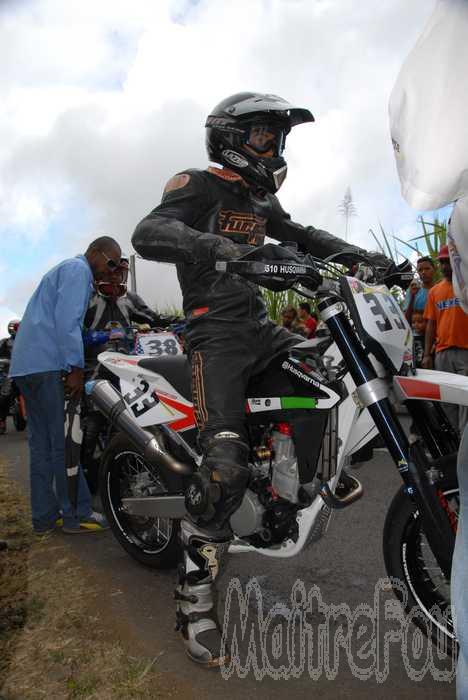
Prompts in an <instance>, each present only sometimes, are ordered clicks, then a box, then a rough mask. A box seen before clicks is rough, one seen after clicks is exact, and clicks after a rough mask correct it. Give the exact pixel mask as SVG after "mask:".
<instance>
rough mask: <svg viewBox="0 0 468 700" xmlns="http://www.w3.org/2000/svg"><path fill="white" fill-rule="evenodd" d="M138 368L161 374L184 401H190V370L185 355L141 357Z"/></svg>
mask: <svg viewBox="0 0 468 700" xmlns="http://www.w3.org/2000/svg"><path fill="white" fill-rule="evenodd" d="M138 366H139V367H142V368H143V369H149V370H150V371H151V372H155V373H156V374H161V375H162V376H163V377H164V378H165V379H167V381H168V382H169V384H171V385H172V386H173V387H174V389H176V390H177V391H178V392H179V394H180V395H181V396H183V397H184V399H187V400H189V401H191V400H192V389H191V370H190V363H189V361H188V359H187V357H186V355H175V356H174V357H171V356H170V355H163V356H162V357H143V358H142V359H141V360H140V361H139V362H138Z"/></svg>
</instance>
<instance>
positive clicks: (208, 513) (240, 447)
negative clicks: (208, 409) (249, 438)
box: [186, 431, 250, 527]
mask: <svg viewBox="0 0 468 700" xmlns="http://www.w3.org/2000/svg"><path fill="white" fill-rule="evenodd" d="M248 457H249V448H248V445H246V444H245V442H243V441H242V440H241V438H240V436H239V435H237V433H231V432H227V431H225V432H221V433H217V434H216V435H215V436H214V437H213V438H212V439H211V440H210V442H209V443H208V444H207V446H206V451H205V457H204V459H203V463H202V465H201V467H200V469H199V471H198V472H197V473H196V474H194V475H193V477H192V478H191V483H190V484H189V486H188V489H187V492H186V507H187V510H188V512H189V513H190V515H192V516H194V517H195V518H196V519H199V520H200V521H201V522H205V523H210V522H211V523H213V524H215V525H217V526H218V527H223V526H224V525H225V524H226V523H227V522H228V520H229V518H230V516H231V515H232V513H234V511H235V510H237V508H238V507H239V505H240V502H241V500H242V497H243V495H244V491H245V488H246V486H247V483H248V480H249V476H250V472H249V467H248Z"/></svg>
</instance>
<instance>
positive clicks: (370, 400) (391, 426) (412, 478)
mask: <svg viewBox="0 0 468 700" xmlns="http://www.w3.org/2000/svg"><path fill="white" fill-rule="evenodd" d="M318 308H319V311H320V313H321V318H322V320H323V321H325V323H326V324H327V326H328V328H329V329H330V333H331V335H332V338H333V340H334V341H335V343H336V344H337V346H338V348H339V350H340V352H341V354H342V356H343V359H344V361H345V363H346V366H347V368H348V370H349V372H350V374H351V376H352V378H353V381H354V382H355V384H356V393H357V395H358V397H359V400H360V401H361V403H362V404H363V405H364V406H365V407H366V408H367V410H368V411H369V413H370V414H371V416H372V418H373V420H374V423H375V425H376V426H377V428H378V429H379V432H380V434H381V436H382V437H383V439H384V441H385V444H386V445H387V448H388V451H389V452H390V455H391V457H392V459H393V461H394V462H395V464H396V466H397V468H398V471H399V472H400V475H401V478H402V479H403V482H404V484H405V487H406V492H407V493H408V495H409V496H410V498H411V499H412V500H413V501H414V503H415V504H416V507H417V508H418V510H419V512H420V513H421V515H422V521H423V529H424V532H425V534H426V537H427V539H428V542H429V545H430V547H431V549H432V552H433V553H434V556H435V558H436V559H437V563H438V564H439V566H440V567H441V569H442V571H443V573H444V575H445V576H446V578H450V571H451V566H452V554H453V549H454V546H455V535H454V532H453V530H452V528H451V526H450V523H449V520H448V518H447V515H446V513H445V511H444V509H443V507H442V504H441V503H440V501H439V499H438V498H437V494H436V492H435V489H434V487H433V486H432V484H430V482H429V480H428V479H427V477H426V461H427V460H426V457H425V454H424V452H423V450H422V448H421V447H420V446H419V445H418V444H415V445H412V446H411V447H410V445H409V442H408V439H407V437H406V435H405V433H404V431H403V428H402V426H401V424H400V422H399V420H398V418H397V416H396V414H395V411H394V410H393V406H392V405H391V403H390V401H389V399H388V388H387V385H386V383H385V382H384V381H383V380H382V379H379V378H378V377H377V375H376V373H375V371H374V368H373V367H372V365H371V363H370V361H369V358H368V357H367V354H366V352H365V350H364V348H363V346H362V344H361V342H360V340H359V339H358V337H357V335H356V333H355V331H354V330H353V328H352V327H351V325H350V323H349V321H348V319H347V317H346V315H345V313H344V307H343V304H342V303H341V302H339V301H337V300H336V299H333V298H330V297H327V298H325V299H323V300H322V301H320V302H319V304H318Z"/></svg>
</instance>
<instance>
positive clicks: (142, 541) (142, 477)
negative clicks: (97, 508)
mask: <svg viewBox="0 0 468 700" xmlns="http://www.w3.org/2000/svg"><path fill="white" fill-rule="evenodd" d="M182 490H183V483H182V480H181V478H180V477H179V476H178V475H176V474H173V473H169V472H163V471H162V470H161V469H159V468H158V467H157V466H154V465H150V464H149V463H148V462H147V461H146V460H145V459H144V458H143V457H142V456H141V454H140V453H139V452H138V450H137V449H136V448H135V447H134V445H133V443H132V442H130V440H129V439H128V438H127V437H126V436H125V435H124V434H122V433H118V434H117V435H115V436H114V437H113V438H112V440H111V441H110V443H109V445H108V447H107V449H106V451H105V453H104V455H103V457H102V461H101V467H100V472H99V492H100V496H101V500H102V505H103V507H104V512H105V514H106V517H107V519H108V521H109V524H110V527H111V530H112V532H113V534H114V536H115V538H116V539H117V541H118V542H119V544H120V545H121V546H122V547H123V548H124V549H125V551H126V552H127V553H128V554H130V556H131V557H132V558H133V559H136V561H138V562H140V564H144V565H145V566H148V567H150V568H153V569H170V568H173V567H175V566H177V563H178V561H179V556H180V546H179V538H178V532H179V521H178V520H172V519H170V518H151V517H143V516H136V515H130V514H128V513H126V512H125V511H124V509H123V506H122V498H126V497H131V496H151V495H156V494H160V493H164V492H168V491H173V492H180V491H182Z"/></svg>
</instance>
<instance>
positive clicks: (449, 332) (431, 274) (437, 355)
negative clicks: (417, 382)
mask: <svg viewBox="0 0 468 700" xmlns="http://www.w3.org/2000/svg"><path fill="white" fill-rule="evenodd" d="M437 260H438V263H439V266H440V271H441V273H442V279H441V280H440V281H439V282H436V281H435V280H436V276H437V272H438V271H437V266H436V261H435V260H433V259H432V258H430V257H423V258H420V259H419V260H418V262H417V273H418V278H415V280H414V281H413V283H412V284H411V285H410V288H409V290H408V292H407V295H406V298H405V302H404V310H405V315H406V318H407V320H408V322H409V323H410V324H411V326H412V329H413V335H414V348H415V358H416V366H417V367H421V368H424V369H437V370H440V371H444V372H453V373H456V374H459V375H463V376H468V316H467V315H466V314H465V313H464V311H463V310H462V309H461V307H460V302H459V300H458V298H457V296H456V294H455V292H454V289H453V286H452V268H451V264H450V257H449V250H448V246H446V245H444V246H442V247H441V249H440V251H439V254H438V257H437ZM444 409H445V412H446V414H447V417H448V418H449V420H450V422H451V423H452V425H453V427H454V428H455V429H456V430H457V431H459V432H460V434H461V433H462V432H463V429H464V427H465V425H466V423H467V420H468V411H467V408H466V407H464V406H457V405H455V404H444Z"/></svg>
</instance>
